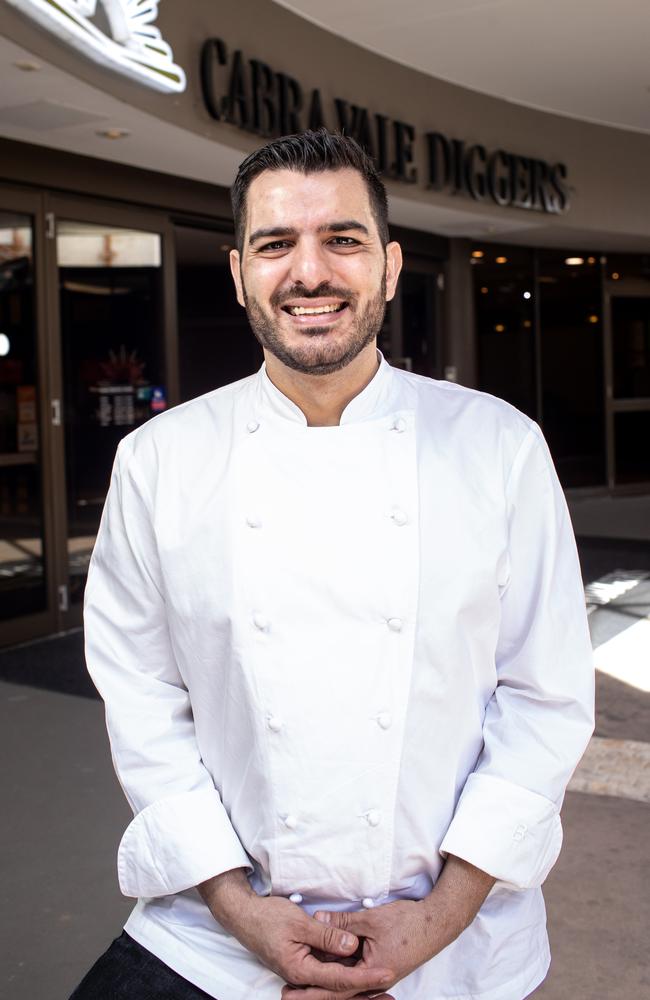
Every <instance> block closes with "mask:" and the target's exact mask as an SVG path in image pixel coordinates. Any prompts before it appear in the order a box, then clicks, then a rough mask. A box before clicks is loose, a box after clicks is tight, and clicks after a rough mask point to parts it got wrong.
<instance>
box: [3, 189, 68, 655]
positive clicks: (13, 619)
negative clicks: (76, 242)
mask: <svg viewBox="0 0 650 1000" xmlns="http://www.w3.org/2000/svg"><path fill="white" fill-rule="evenodd" d="M39 209H40V204H39V199H38V198H37V197H36V196H31V195H29V194H25V193H23V192H21V191H16V190H12V189H8V188H3V189H2V190H1V191H0V632H1V633H2V634H3V635H6V637H7V641H8V642H11V641H19V640H20V639H21V638H22V637H23V628H22V627H21V625H20V624H17V623H23V626H24V628H25V629H26V632H25V634H26V635H29V634H33V633H34V632H36V633H39V632H46V631H48V630H52V629H53V628H54V627H55V625H56V620H55V618H56V616H55V612H54V610H53V609H54V605H55V588H56V573H55V570H54V562H55V559H54V550H53V539H54V523H53V515H54V510H53V506H52V504H51V503H49V502H48V501H47V497H48V496H49V490H48V488H47V484H48V483H49V480H50V475H51V469H52V463H51V459H52V455H51V441H50V440H49V438H48V435H47V433H44V431H45V428H46V426H47V421H46V419H45V415H46V413H47V399H48V395H49V389H50V387H49V379H48V367H49V366H48V363H47V361H48V358H47V341H46V338H45V335H44V323H43V319H44V317H43V310H42V302H41V301H40V300H39V298H38V296H37V294H36V288H37V286H38V284H39V281H40V280H41V278H42V273H43V269H42V262H41V261H40V259H39V256H38V254H39V249H40V239H39V237H40V233H39V232H38V218H39Z"/></svg>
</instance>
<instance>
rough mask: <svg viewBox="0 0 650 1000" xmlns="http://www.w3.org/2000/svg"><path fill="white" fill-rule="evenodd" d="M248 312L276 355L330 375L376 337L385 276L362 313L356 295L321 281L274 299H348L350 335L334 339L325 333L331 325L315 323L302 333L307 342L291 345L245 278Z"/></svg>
mask: <svg viewBox="0 0 650 1000" xmlns="http://www.w3.org/2000/svg"><path fill="white" fill-rule="evenodd" d="M242 289H243V293H244V302H245V303H246V314H247V316H248V321H249V323H250V325H251V329H252V331H253V333H254V334H255V337H256V338H257V340H258V341H259V343H260V344H261V345H262V347H264V348H265V349H266V350H267V351H269V352H270V353H271V354H273V355H274V357H276V358H277V359H278V361H280V362H281V363H282V364H283V365H286V366H287V368H291V369H293V371H296V372H302V373H303V374H306V375H328V374H329V373H330V372H337V371H340V370H341V369H342V368H345V367H346V365H349V364H350V362H351V361H354V359H355V358H356V357H357V356H358V355H359V354H361V352H362V351H363V350H364V348H366V347H367V346H368V345H369V344H371V343H372V342H373V341H374V340H375V338H376V337H377V335H378V333H379V331H380V330H381V328H382V324H383V322H384V315H385V312H386V276H385V275H383V276H382V280H381V285H380V288H379V291H378V292H377V294H376V295H375V296H374V297H373V298H371V299H370V300H369V302H368V304H367V306H366V307H365V309H364V310H363V312H361V313H357V312H356V308H357V306H356V296H354V295H353V294H351V293H350V292H349V291H348V290H341V289H335V288H333V287H330V286H325V285H321V286H320V287H319V288H317V289H316V290H315V291H313V292H309V293H305V291H304V289H290V290H289V291H287V292H285V293H284V294H283V295H282V296H281V299H279V300H278V299H276V300H275V301H274V299H272V300H271V305H272V306H275V305H278V306H279V305H280V303H281V301H288V300H289V299H291V298H303V299H305V298H319V297H322V298H325V297H333V298H341V299H345V300H346V301H347V302H348V303H349V305H348V309H352V310H353V311H354V313H355V315H354V316H353V317H352V320H353V321H352V323H351V324H350V329H349V331H348V333H347V335H346V336H345V337H344V338H343V339H342V340H339V339H337V340H332V341H331V342H330V341H329V339H328V338H327V337H326V336H325V335H326V334H327V333H328V332H329V327H328V326H322V327H320V326H313V327H310V328H309V329H308V330H306V331H305V333H304V334H303V337H304V342H303V343H301V344H300V345H296V346H295V347H294V346H293V345H291V346H290V345H288V344H287V343H286V342H285V340H284V338H283V336H282V333H281V331H280V329H279V327H278V324H276V323H275V322H274V319H273V316H272V315H269V314H268V313H266V312H265V311H264V309H263V308H262V306H261V305H260V303H259V302H258V301H257V299H255V298H253V297H252V296H249V295H248V294H247V292H246V286H245V285H244V283H243V282H242Z"/></svg>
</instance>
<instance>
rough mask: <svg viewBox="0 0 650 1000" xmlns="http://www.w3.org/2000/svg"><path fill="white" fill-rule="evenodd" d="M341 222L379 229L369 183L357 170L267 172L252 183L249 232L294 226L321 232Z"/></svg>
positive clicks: (249, 195) (247, 207) (249, 199)
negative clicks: (357, 223) (369, 191)
mask: <svg viewBox="0 0 650 1000" xmlns="http://www.w3.org/2000/svg"><path fill="white" fill-rule="evenodd" d="M337 219H357V220H358V221H359V222H363V223H365V225H367V226H368V229H369V230H371V231H373V230H374V228H375V225H374V220H373V216H372V209H371V207H370V199H369V196H368V189H367V188H366V184H365V181H364V179H363V177H362V176H361V174H360V173H359V172H358V171H357V170H352V169H351V168H349V167H345V168H343V169H341V170H323V171H321V172H319V173H310V174H303V173H299V172H298V171H297V170H265V171H263V173H261V174H258V175H257V177H255V178H254V180H253V181H252V182H251V185H250V187H249V189H248V194H247V201H246V229H247V231H248V232H252V231H253V230H255V229H262V228H263V229H265V228H269V227H272V226H290V227H292V228H296V229H299V230H309V229H317V228H318V227H319V226H321V225H323V224H324V223H327V222H334V221H336V220H337Z"/></svg>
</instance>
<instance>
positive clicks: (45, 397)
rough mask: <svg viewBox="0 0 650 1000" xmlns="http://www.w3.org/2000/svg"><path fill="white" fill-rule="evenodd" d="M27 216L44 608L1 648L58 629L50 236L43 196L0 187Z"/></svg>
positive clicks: (3, 630)
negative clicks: (30, 229) (47, 290)
mask: <svg viewBox="0 0 650 1000" xmlns="http://www.w3.org/2000/svg"><path fill="white" fill-rule="evenodd" d="M5 206H6V209H7V211H10V212H15V213H20V214H24V215H26V216H29V217H30V218H31V220H32V226H33V238H34V243H33V260H34V315H35V320H36V352H37V358H36V370H37V382H38V385H37V399H38V418H39V419H38V423H39V442H40V448H39V454H40V465H41V504H42V519H43V564H44V573H45V594H46V606H45V610H44V611H40V612H38V613H37V614H31V615H21V616H20V617H18V618H12V619H9V620H8V621H4V622H0V645H3V646H4V645H12V644H14V643H20V642H24V641H26V640H29V639H33V638H36V637H38V636H41V635H47V634H48V633H50V632H53V631H55V630H56V629H57V627H58V624H59V622H58V594H57V587H58V569H57V549H56V525H57V518H56V510H55V501H56V491H55V489H54V481H55V478H56V474H55V466H56V457H55V454H54V449H53V440H52V433H51V431H52V425H51V412H52V410H51V401H52V398H53V388H54V386H53V381H52V371H51V367H50V363H49V362H50V354H49V330H48V319H49V316H48V310H47V303H46V300H45V294H44V293H45V287H46V284H47V281H46V273H47V263H46V252H45V246H46V234H45V215H44V208H43V196H42V195H41V194H38V193H34V192H31V191H24V190H22V189H20V188H15V187H12V186H10V185H4V184H3V185H2V186H0V209H4V208H5Z"/></svg>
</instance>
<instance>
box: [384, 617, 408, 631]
mask: <svg viewBox="0 0 650 1000" xmlns="http://www.w3.org/2000/svg"><path fill="white" fill-rule="evenodd" d="M386 624H387V625H388V627H389V629H390V630H391V632H401V631H402V628H403V626H404V622H403V621H402V619H401V618H389V619H388V621H387V622H386Z"/></svg>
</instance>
